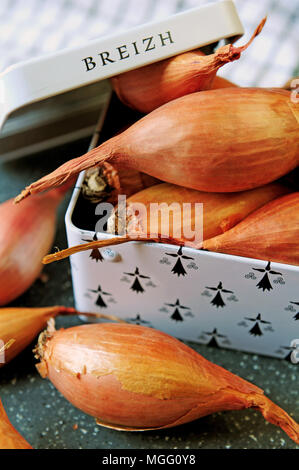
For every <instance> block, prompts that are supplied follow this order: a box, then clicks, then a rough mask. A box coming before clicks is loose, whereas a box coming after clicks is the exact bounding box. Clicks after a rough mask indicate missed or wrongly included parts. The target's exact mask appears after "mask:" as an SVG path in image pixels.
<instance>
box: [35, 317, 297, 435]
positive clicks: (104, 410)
mask: <svg viewBox="0 0 299 470" xmlns="http://www.w3.org/2000/svg"><path fill="white" fill-rule="evenodd" d="M35 351H36V357H37V358H39V359H40V363H39V364H38V365H37V368H38V370H39V372H40V374H41V376H42V377H48V378H49V379H50V381H51V382H52V383H53V384H54V385H55V387H56V388H57V389H58V390H59V391H60V392H61V393H62V394H63V395H64V396H65V397H66V398H67V399H68V400H69V401H70V402H71V403H72V404H73V405H75V406H76V407H78V408H79V409H81V410H82V411H84V412H85V413H88V414H90V415H91V416H94V417H95V418H96V420H97V423H98V424H100V425H102V426H106V427H110V428H113V429H118V430H126V431H141V430H142V431H146V430H151V429H163V428H169V427H173V426H177V425H180V424H183V423H187V422H189V421H193V420H195V419H198V418H200V417H202V416H206V415H209V414H211V413H215V412H218V411H222V410H223V411H224V410H241V409H244V408H254V409H256V410H258V411H260V412H261V413H262V415H263V416H264V418H265V419H266V420H267V421H269V422H270V423H272V424H275V425H276V426H279V427H280V428H282V429H283V430H284V431H285V432H286V433H287V434H288V436H289V437H290V438H291V439H293V440H294V441H295V442H296V443H299V425H298V424H297V423H296V422H295V421H294V419H292V418H291V417H290V416H289V415H288V414H287V413H286V412H285V411H283V410H282V409H281V408H279V407H278V406H277V405H275V404H274V403H273V402H272V401H271V400H270V399H269V398H267V397H266V396H265V395H264V393H263V391H262V390H261V389H260V388H258V387H256V386H255V385H253V384H251V383H249V382H247V381H245V380H243V379H241V378H240V377H238V376H236V375H234V374H233V373H231V372H229V371H227V370H225V369H223V368H222V367H219V366H217V365H215V364H213V363H211V362H209V361H208V360H206V359H205V358H204V357H202V356H201V355H199V354H198V353H197V352H196V351H194V350H193V349H191V348H190V347H188V346H187V345H185V344H183V343H182V342H180V341H179V340H177V339H175V338H173V337H171V336H169V335H167V334H165V333H162V332H161V331H158V330H155V329H153V328H148V327H144V326H139V325H132V324H116V323H102V324H94V325H83V326H77V327H73V328H68V329H65V330H58V331H55V327H54V325H53V324H50V326H49V328H48V331H46V332H44V333H42V334H41V335H40V338H39V343H38V346H37V347H36V350H35Z"/></svg>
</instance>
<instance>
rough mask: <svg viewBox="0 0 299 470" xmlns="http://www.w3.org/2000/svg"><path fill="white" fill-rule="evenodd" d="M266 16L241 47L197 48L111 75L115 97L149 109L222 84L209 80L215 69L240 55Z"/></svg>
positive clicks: (263, 22) (145, 109)
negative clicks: (207, 51)
mask: <svg viewBox="0 0 299 470" xmlns="http://www.w3.org/2000/svg"><path fill="white" fill-rule="evenodd" d="M265 22H266V18H264V19H263V20H262V22H261V23H260V24H259V26H258V27H257V28H256V30H255V32H254V34H253V36H252V38H251V39H250V41H249V42H248V43H247V44H246V45H245V46H242V47H235V46H233V45H232V44H228V45H226V46H223V47H220V48H219V49H218V50H217V51H216V52H215V53H214V54H210V55H205V54H204V53H203V52H202V51H200V50H195V51H190V52H185V53H183V54H179V55H177V56H175V57H171V58H169V59H165V60H162V61H160V62H155V63H154V64H150V65H147V66H145V67H141V68H138V69H135V70H131V71H129V72H125V73H122V74H121V75H117V76H115V77H113V78H111V79H110V80H111V83H112V86H113V88H114V90H115V92H116V94H117V95H118V97H119V99H120V100H121V101H122V102H123V103H124V104H125V105H127V106H129V107H130V108H134V109H137V110H138V111H141V112H142V113H149V112H151V111H153V110H154V109H156V108H158V107H159V106H162V105H163V104H165V103H168V101H172V100H174V99H176V98H179V97H181V96H184V95H187V94H189V93H194V92H197V91H203V90H209V89H210V88H213V87H214V86H216V87H217V88H222V84H224V85H225V86H226V85H227V84H226V82H224V81H221V80H220V81H218V80H217V82H216V83H213V82H214V80H215V76H216V73H217V71H218V70H219V69H220V67H222V66H223V65H225V64H227V63H228V62H232V61H234V60H237V59H239V58H240V56H241V53H242V52H243V51H244V50H245V49H247V47H248V46H249V45H250V44H251V43H252V41H253V40H254V38H255V37H256V36H257V35H258V34H260V32H261V31H262V29H263V27H264V24H265Z"/></svg>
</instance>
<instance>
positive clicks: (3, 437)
mask: <svg viewBox="0 0 299 470" xmlns="http://www.w3.org/2000/svg"><path fill="white" fill-rule="evenodd" d="M0 449H32V447H31V445H30V444H29V443H28V442H27V441H26V440H25V439H24V438H23V436H21V434H20V433H19V432H18V431H17V430H16V429H15V428H14V427H13V425H12V424H11V422H10V421H9V419H8V416H7V414H6V412H5V409H4V407H3V404H2V402H1V400H0Z"/></svg>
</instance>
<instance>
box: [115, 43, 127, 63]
mask: <svg viewBox="0 0 299 470" xmlns="http://www.w3.org/2000/svg"><path fill="white" fill-rule="evenodd" d="M117 50H118V52H119V56H120V60H123V59H127V58H128V57H130V54H129V53H128V51H127V46H126V45H124V46H120V47H118V48H117ZM125 53H127V55H124V54H125Z"/></svg>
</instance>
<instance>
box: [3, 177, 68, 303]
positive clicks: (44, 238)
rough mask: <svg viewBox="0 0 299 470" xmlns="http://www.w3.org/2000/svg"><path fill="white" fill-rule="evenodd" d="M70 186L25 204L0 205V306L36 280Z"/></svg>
mask: <svg viewBox="0 0 299 470" xmlns="http://www.w3.org/2000/svg"><path fill="white" fill-rule="evenodd" d="M67 189H69V185H66V186H65V187H63V188H58V189H56V190H55V191H52V192H50V193H47V194H42V195H39V196H38V197H36V198H32V199H31V200H30V199H28V201H25V204H24V206H17V205H15V204H14V203H13V199H9V200H8V201H6V202H3V203H2V204H0V305H6V304H8V303H9V302H11V301H12V300H14V299H16V298H17V297H19V296H20V295H21V294H23V293H24V292H25V291H26V290H27V289H28V288H29V287H30V286H31V284H33V282H34V281H35V280H36V279H37V277H38V276H39V274H40V272H41V270H42V267H43V265H42V263H41V259H42V257H43V256H44V255H45V254H46V253H47V252H48V251H49V249H50V248H51V246H52V244H53V241H54V235H55V231H56V210H57V207H58V205H59V203H60V202H61V200H62V198H63V197H64V195H65V192H66V191H67Z"/></svg>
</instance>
